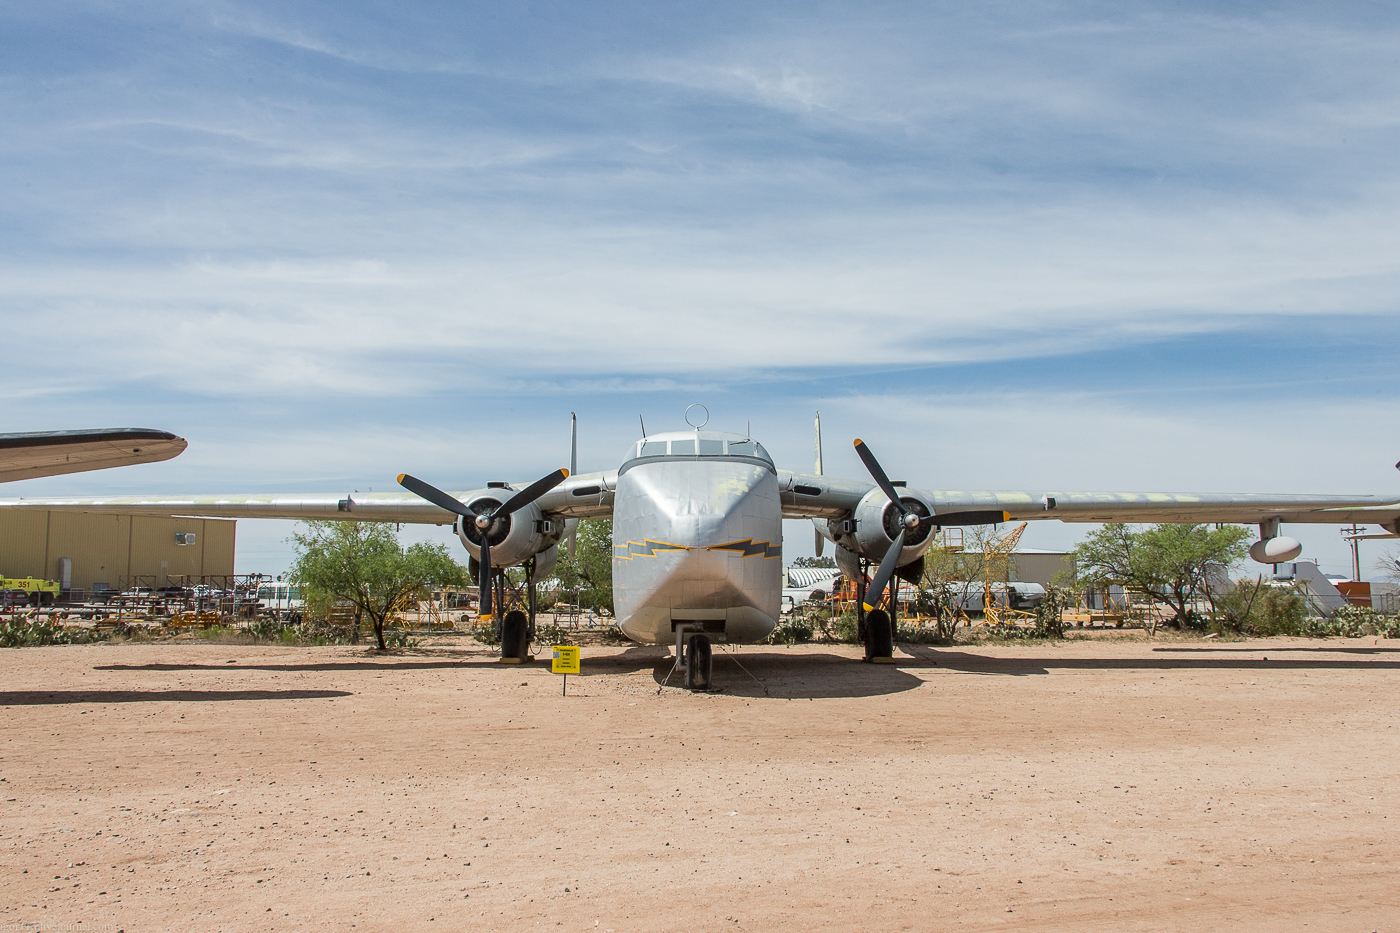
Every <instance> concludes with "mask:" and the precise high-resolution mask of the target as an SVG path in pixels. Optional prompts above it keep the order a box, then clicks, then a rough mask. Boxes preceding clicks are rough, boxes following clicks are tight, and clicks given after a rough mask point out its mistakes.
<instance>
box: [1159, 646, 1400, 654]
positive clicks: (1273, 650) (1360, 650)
mask: <svg viewBox="0 0 1400 933" xmlns="http://www.w3.org/2000/svg"><path fill="white" fill-rule="evenodd" d="M1152 650H1153V651H1170V652H1176V653H1179V654H1181V653H1184V654H1189V653H1192V652H1199V653H1200V654H1283V653H1285V652H1290V653H1293V654H1317V653H1319V652H1326V653H1328V654H1400V648H1382V647H1380V646H1379V645H1372V646H1369V647H1357V648H1333V647H1330V646H1328V647H1321V646H1319V647H1316V648H1314V647H1311V646H1308V647H1302V648H1287V647H1281V646H1275V645H1255V646H1254V647H1253V648H1226V647H1225V646H1223V645H1222V646H1221V647H1219V648H1216V647H1209V648H1176V647H1170V646H1167V647H1162V648H1153V649H1152Z"/></svg>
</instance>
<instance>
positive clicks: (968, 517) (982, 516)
mask: <svg viewBox="0 0 1400 933" xmlns="http://www.w3.org/2000/svg"><path fill="white" fill-rule="evenodd" d="M919 521H920V523H921V524H928V523H930V522H932V523H933V524H935V525H938V526H940V527H948V526H950V525H1000V524H1001V523H1002V522H1009V521H1011V513H1010V512H1002V511H982V512H940V513H939V514H937V515H926V516H924V517H923V518H921V519H919Z"/></svg>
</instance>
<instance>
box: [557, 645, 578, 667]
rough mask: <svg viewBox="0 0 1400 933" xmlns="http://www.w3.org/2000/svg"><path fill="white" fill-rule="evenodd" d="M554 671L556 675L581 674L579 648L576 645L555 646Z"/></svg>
mask: <svg viewBox="0 0 1400 933" xmlns="http://www.w3.org/2000/svg"><path fill="white" fill-rule="evenodd" d="M552 671H553V672H554V673H555V674H577V673H579V657H578V647H577V646H575V645H555V646H554V666H553V668H552Z"/></svg>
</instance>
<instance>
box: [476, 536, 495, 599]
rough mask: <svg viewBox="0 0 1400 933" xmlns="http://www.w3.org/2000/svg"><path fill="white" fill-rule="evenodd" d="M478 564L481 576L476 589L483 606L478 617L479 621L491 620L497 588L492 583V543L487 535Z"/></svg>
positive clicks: (484, 538) (483, 540) (483, 537)
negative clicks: (493, 598)
mask: <svg viewBox="0 0 1400 933" xmlns="http://www.w3.org/2000/svg"><path fill="white" fill-rule="evenodd" d="M478 563H480V564H481V576H480V578H478V579H477V581H476V588H477V591H478V592H479V593H480V594H481V595H480V597H479V601H480V604H481V605H480V607H479V609H478V610H477V613H476V615H477V618H479V619H489V618H491V594H492V593H494V592H495V591H496V587H495V586H494V584H493V583H492V581H491V542H490V539H489V537H488V536H487V535H483V536H482V538H481V559H480V560H479V561H478Z"/></svg>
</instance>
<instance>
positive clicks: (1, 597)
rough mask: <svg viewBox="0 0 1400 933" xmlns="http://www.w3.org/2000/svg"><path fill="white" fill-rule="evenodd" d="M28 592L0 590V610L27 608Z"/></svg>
mask: <svg viewBox="0 0 1400 933" xmlns="http://www.w3.org/2000/svg"><path fill="white" fill-rule="evenodd" d="M28 605H29V592H28V591H27V590H13V589H5V590H0V608H3V609H12V608H14V607H15V606H28Z"/></svg>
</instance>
